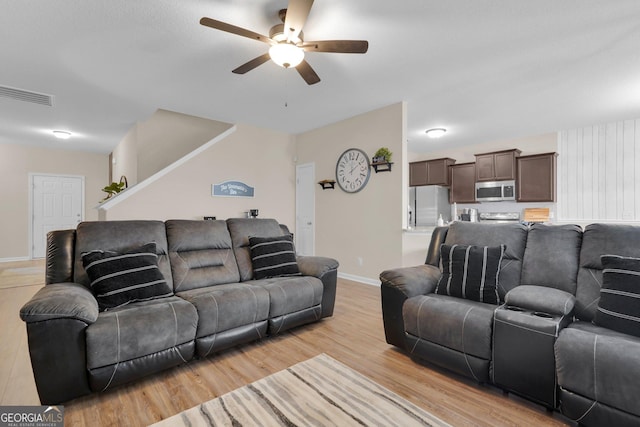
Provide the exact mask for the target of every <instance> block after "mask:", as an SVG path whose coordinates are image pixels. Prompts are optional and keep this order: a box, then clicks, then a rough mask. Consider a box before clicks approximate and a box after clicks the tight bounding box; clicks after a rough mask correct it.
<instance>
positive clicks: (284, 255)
mask: <svg viewBox="0 0 640 427" xmlns="http://www.w3.org/2000/svg"><path fill="white" fill-rule="evenodd" d="M249 249H250V250H251V265H252V266H253V278H254V279H266V278H269V277H281V276H300V270H299V269H298V263H297V261H296V251H295V248H294V247H293V236H291V235H290V234H288V235H284V236H278V237H249Z"/></svg>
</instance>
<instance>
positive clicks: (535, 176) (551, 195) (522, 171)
mask: <svg viewBox="0 0 640 427" xmlns="http://www.w3.org/2000/svg"><path fill="white" fill-rule="evenodd" d="M557 157H558V153H543V154H535V155H532V156H522V157H518V161H517V166H518V179H517V186H518V201H519V202H555V201H556V163H557V161H556V158H557Z"/></svg>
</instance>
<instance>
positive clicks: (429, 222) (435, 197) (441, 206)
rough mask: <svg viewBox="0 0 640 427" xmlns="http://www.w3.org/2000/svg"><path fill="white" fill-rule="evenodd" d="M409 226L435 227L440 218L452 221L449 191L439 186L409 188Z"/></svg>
mask: <svg viewBox="0 0 640 427" xmlns="http://www.w3.org/2000/svg"><path fill="white" fill-rule="evenodd" d="M409 213H410V215H409V218H410V220H409V225H410V226H411V227H421V226H434V225H436V224H437V222H438V217H439V216H440V215H442V219H443V220H444V221H445V222H447V221H449V220H451V205H449V189H448V188H445V187H440V186H438V185H426V186H423V187H409Z"/></svg>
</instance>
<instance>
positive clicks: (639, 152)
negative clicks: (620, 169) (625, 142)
mask: <svg viewBox="0 0 640 427" xmlns="http://www.w3.org/2000/svg"><path fill="white" fill-rule="evenodd" d="M633 129H634V132H633V133H634V139H635V141H634V144H633V145H634V147H636V149H635V166H634V168H633V169H634V170H635V171H637V172H636V175H635V177H636V180H637V181H640V146H639V145H640V119H638V120H635V122H634V126H633ZM634 190H635V200H636V205H635V209H634V213H635V215H636V218H637V216H640V184H637V183H636V182H634Z"/></svg>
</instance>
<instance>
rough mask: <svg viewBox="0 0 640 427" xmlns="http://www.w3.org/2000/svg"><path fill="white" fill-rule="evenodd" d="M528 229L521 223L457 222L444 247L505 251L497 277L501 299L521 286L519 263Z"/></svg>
mask: <svg viewBox="0 0 640 427" xmlns="http://www.w3.org/2000/svg"><path fill="white" fill-rule="evenodd" d="M527 232H528V229H527V227H526V226H525V225H523V224H482V223H477V222H465V221H456V222H454V223H452V224H451V225H450V226H449V231H448V232H447V237H446V239H445V242H444V243H446V244H447V245H454V244H457V245H476V246H500V245H505V246H506V250H505V253H504V256H503V257H502V263H501V264H500V274H499V275H498V294H499V295H500V299H503V298H504V296H505V295H506V293H507V292H509V291H510V290H511V289H513V288H515V287H516V286H518V285H520V273H521V270H522V260H523V259H524V251H525V246H526V243H527Z"/></svg>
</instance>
